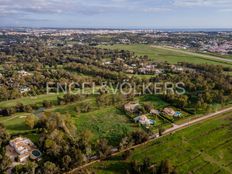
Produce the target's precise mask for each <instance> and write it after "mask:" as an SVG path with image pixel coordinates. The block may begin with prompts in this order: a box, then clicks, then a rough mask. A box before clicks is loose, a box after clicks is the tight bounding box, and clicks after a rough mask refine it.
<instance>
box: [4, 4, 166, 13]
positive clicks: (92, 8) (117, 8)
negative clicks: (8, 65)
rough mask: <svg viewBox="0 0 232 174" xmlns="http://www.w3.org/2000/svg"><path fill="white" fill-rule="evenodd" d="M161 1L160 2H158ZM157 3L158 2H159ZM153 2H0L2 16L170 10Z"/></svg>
mask: <svg viewBox="0 0 232 174" xmlns="http://www.w3.org/2000/svg"><path fill="white" fill-rule="evenodd" d="M158 1H159V0H158ZM158 1H156V2H158ZM153 3H154V1H151V0H144V1H142V2H141V1H140V0H88V2H85V1H82V0H65V1H64V0H17V1H15V0H0V16H7V15H8V16H9V15H14V16H16V15H31V14H49V15H52V14H65V15H70V14H83V15H94V14H101V13H118V12H119V13H123V12H129V13H133V12H140V13H158V12H165V11H170V9H169V8H166V7H159V6H157V5H153Z"/></svg>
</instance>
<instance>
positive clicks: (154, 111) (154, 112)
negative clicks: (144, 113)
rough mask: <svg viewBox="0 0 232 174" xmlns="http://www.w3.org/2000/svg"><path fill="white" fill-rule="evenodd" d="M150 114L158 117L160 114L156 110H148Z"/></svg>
mask: <svg viewBox="0 0 232 174" xmlns="http://www.w3.org/2000/svg"><path fill="white" fill-rule="evenodd" d="M150 114H152V115H159V114H160V112H159V111H158V110H156V109H151V110H150Z"/></svg>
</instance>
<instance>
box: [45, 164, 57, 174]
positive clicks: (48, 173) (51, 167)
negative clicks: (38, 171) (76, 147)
mask: <svg viewBox="0 0 232 174" xmlns="http://www.w3.org/2000/svg"><path fill="white" fill-rule="evenodd" d="M54 173H56V174H59V173H61V172H60V170H59V168H58V167H57V166H56V165H55V164H54V163H52V162H50V161H47V162H45V163H44V165H43V174H54Z"/></svg>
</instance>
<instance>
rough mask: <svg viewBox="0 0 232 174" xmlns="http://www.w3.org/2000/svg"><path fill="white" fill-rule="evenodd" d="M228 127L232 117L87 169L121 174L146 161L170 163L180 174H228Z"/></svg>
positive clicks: (230, 167)
mask: <svg viewBox="0 0 232 174" xmlns="http://www.w3.org/2000/svg"><path fill="white" fill-rule="evenodd" d="M231 123H232V114H231V113H226V114H223V115H222V116H221V117H215V118H213V119H210V120H208V121H206V122H202V123H200V124H197V125H194V126H191V127H189V128H186V129H184V130H182V131H179V132H176V133H174V134H172V135H169V136H166V137H162V138H161V139H159V140H156V141H153V142H151V143H149V144H147V145H144V146H142V147H140V148H137V149H135V150H134V151H133V152H132V155H131V156H130V157H129V159H128V160H122V158H121V156H116V157H113V158H112V159H109V160H107V161H103V162H101V163H97V164H95V165H93V166H91V167H90V169H91V170H93V171H95V172H96V173H97V174H121V173H125V171H126V169H127V168H128V167H129V162H130V161H133V160H137V161H139V162H142V160H143V159H144V158H146V157H148V158H150V159H151V161H152V163H154V164H159V163H160V162H161V161H162V160H166V159H168V160H170V161H171V163H172V164H173V166H174V167H175V168H176V169H177V171H178V172H179V173H189V172H191V173H196V174H216V173H220V174H230V173H232V161H231V154H232V149H231V146H232V138H231V137H232V136H231V135H232V130H231Z"/></svg>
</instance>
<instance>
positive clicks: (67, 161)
mask: <svg viewBox="0 0 232 174" xmlns="http://www.w3.org/2000/svg"><path fill="white" fill-rule="evenodd" d="M71 162H72V159H71V157H70V156H69V155H65V156H64V157H63V158H62V166H63V167H64V168H65V170H67V169H69V166H70V164H71Z"/></svg>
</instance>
